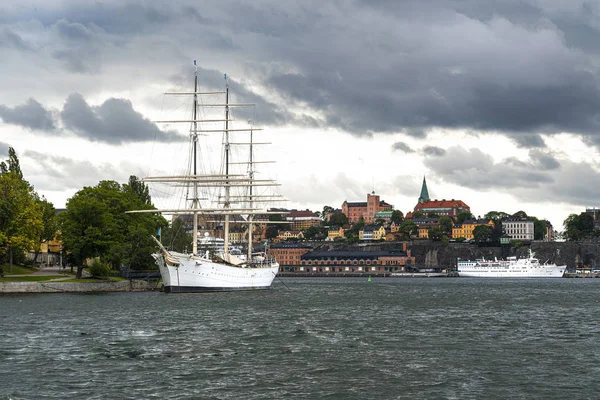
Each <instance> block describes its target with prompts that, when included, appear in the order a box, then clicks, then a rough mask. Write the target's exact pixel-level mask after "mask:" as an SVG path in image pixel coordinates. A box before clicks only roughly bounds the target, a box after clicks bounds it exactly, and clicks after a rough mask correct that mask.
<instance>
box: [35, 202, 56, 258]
mask: <svg viewBox="0 0 600 400" xmlns="http://www.w3.org/2000/svg"><path fill="white" fill-rule="evenodd" d="M34 199H35V202H36V203H37V204H38V206H39V207H40V210H41V213H42V214H41V217H42V226H43V228H42V229H41V230H40V232H39V236H38V237H37V239H36V241H37V243H36V245H35V247H34V251H35V254H34V258H33V259H34V262H35V260H37V257H38V254H39V250H40V244H41V243H44V242H48V241H50V240H52V239H54V237H55V236H56V234H57V232H58V220H57V218H56V209H55V208H54V205H53V204H52V203H50V202H49V201H48V200H46V199H45V198H44V196H42V197H41V198H40V197H39V196H38V195H37V194H35V196H34Z"/></svg>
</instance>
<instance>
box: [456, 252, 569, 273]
mask: <svg viewBox="0 0 600 400" xmlns="http://www.w3.org/2000/svg"><path fill="white" fill-rule="evenodd" d="M456 269H457V272H458V275H459V276H462V277H478V278H561V277H562V276H563V275H564V274H565V272H566V270H567V266H566V265H556V264H554V263H552V264H547V263H545V264H542V263H540V261H539V260H538V259H537V258H535V253H533V252H532V251H531V249H530V250H529V256H528V257H526V258H521V259H517V257H508V258H507V259H506V260H485V259H477V260H475V261H458V262H457V265H456Z"/></svg>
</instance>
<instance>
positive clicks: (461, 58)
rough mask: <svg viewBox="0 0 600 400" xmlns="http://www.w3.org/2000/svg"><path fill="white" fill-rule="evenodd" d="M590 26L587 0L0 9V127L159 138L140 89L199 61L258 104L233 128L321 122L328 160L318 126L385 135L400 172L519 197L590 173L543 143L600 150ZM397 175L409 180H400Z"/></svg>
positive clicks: (209, 74) (119, 138)
mask: <svg viewBox="0 0 600 400" xmlns="http://www.w3.org/2000/svg"><path fill="white" fill-rule="evenodd" d="M599 21H600V5H599V4H598V3H594V2H589V1H585V0H573V1H568V2H567V1H561V0H545V1H538V0H504V1H491V2H481V1H479V0H431V1H427V2H423V1H421V0H406V1H402V2H398V1H393V0H374V1H360V0H355V1H342V2H325V3H324V2H321V1H316V0H314V1H313V0H307V1H302V2H293V3H292V2H286V1H284V2H280V1H274V0H256V1H253V2H239V1H235V0H219V1H217V0H215V1H204V2H202V3H201V4H200V3H198V2H195V1H191V0H186V1H181V2H174V3H166V2H158V1H137V0H124V1H117V0H105V1H102V2H89V1H84V0H76V1H69V2H49V1H42V0H33V1H31V2H27V3H26V4H25V3H22V2H17V1H9V2H5V3H3V4H2V5H0V51H2V54H3V59H4V60H5V61H4V62H3V63H2V64H1V65H0V76H1V77H3V78H0V79H1V83H2V88H3V96H2V97H1V98H0V120H1V121H2V123H4V124H6V125H11V126H18V127H23V128H25V129H26V130H28V131H33V132H35V134H36V135H37V134H39V135H40V137H45V138H49V137H53V136H57V137H60V138H69V137H76V138H78V139H83V140H87V141H91V142H94V143H97V142H98V143H102V144H108V145H115V146H116V145H120V144H136V143H148V142H152V141H158V142H161V141H163V142H164V141H168V140H169V139H168V138H169V137H170V136H171V135H172V132H170V131H165V130H163V127H158V126H156V124H154V123H152V122H151V120H150V119H149V118H148V117H147V115H154V114H157V113H155V112H156V111H158V110H160V109H161V101H160V100H158V98H157V97H152V95H150V94H149V92H150V91H151V90H150V89H158V88H160V89H163V88H166V87H180V86H181V85H182V84H186V85H187V84H188V83H189V69H190V68H191V62H192V60H193V59H194V58H196V59H197V60H198V65H199V72H200V74H201V76H202V82H201V84H202V85H203V87H206V88H208V89H221V88H222V87H223V74H224V73H227V74H228V76H229V79H230V80H229V84H230V87H231V89H232V92H234V93H235V94H236V100H237V101H240V102H252V103H256V104H257V107H256V108H255V109H239V110H235V112H236V114H237V115H236V117H238V118H240V119H252V120H255V121H256V122H257V123H258V124H260V125H265V126H271V127H273V128H275V127H277V128H280V127H281V128H284V127H294V128H296V129H298V131H299V132H302V130H303V129H321V130H322V132H323V134H322V137H323V141H322V143H318V144H316V145H319V146H330V147H331V151H332V152H334V151H335V149H336V148H338V146H339V142H338V143H333V144H332V143H327V142H326V139H327V135H328V134H329V131H328V130H329V129H331V130H333V129H335V130H341V131H343V132H345V133H346V134H347V135H348V136H352V137H354V138H359V139H361V140H363V139H364V140H377V139H376V138H380V137H381V135H398V139H396V136H394V141H393V142H392V143H390V144H387V145H386V147H385V150H382V151H388V152H390V153H393V155H394V157H397V159H398V165H401V166H402V167H403V168H408V166H409V165H410V164H407V163H405V160H406V158H410V159H411V160H412V162H414V161H415V160H417V159H418V160H419V161H420V162H422V163H423V164H424V166H425V167H426V168H428V169H429V171H428V172H427V173H428V174H429V173H431V174H432V175H433V174H435V175H436V176H437V178H438V179H439V180H441V181H444V182H447V183H449V184H455V185H460V186H465V187H472V188H477V189H478V190H488V191H492V190H497V188H498V186H499V185H500V186H502V187H503V190H504V191H505V192H510V193H511V194H514V195H515V196H517V197H518V198H521V199H531V198H533V196H532V195H530V192H529V191H528V190H530V189H531V188H537V190H542V191H548V193H550V192H549V191H550V190H558V189H559V186H558V185H566V186H567V187H571V188H572V189H573V190H576V189H578V188H577V187H574V186H573V185H575V184H576V183H577V182H572V181H571V180H572V179H575V177H574V171H575V170H576V169H577V167H578V166H579V167H580V168H581V169H582V170H586V173H587V174H589V179H588V180H587V181H589V182H594V180H595V179H600V177H599V175H598V172H597V168H596V167H597V166H596V165H594V164H593V162H592V161H591V160H587V159H579V158H574V159H573V160H571V161H564V160H563V159H560V158H561V157H559V156H558V155H557V154H553V153H552V150H551V149H549V147H548V146H549V143H551V142H552V139H553V138H557V137H560V136H558V135H561V134H564V133H566V134H570V135H574V136H575V137H577V138H581V139H582V140H583V141H584V142H585V143H586V144H588V145H589V146H590V147H593V148H595V150H596V151H597V150H598V149H599V148H600V85H599V79H600V70H599V69H598V60H599V59H600V57H599V56H600V22H599ZM150 85H151V87H150V88H149V86H150ZM440 131H442V132H445V131H448V132H455V131H466V132H471V133H472V134H473V135H475V137H478V138H482V140H483V139H486V138H488V137H496V136H497V135H501V136H504V137H506V138H508V139H509V140H511V141H512V142H513V143H514V144H515V146H516V147H517V150H518V151H519V152H521V153H520V154H519V155H518V156H517V155H516V154H505V155H502V159H503V162H502V163H499V162H497V161H494V157H492V155H491V154H493V153H494V152H495V150H496V149H494V148H490V147H488V148H483V147H482V148H479V149H466V148H462V147H461V146H460V143H459V142H458V139H457V140H456V141H455V142H451V144H448V142H446V143H444V144H442V143H438V142H434V141H433V140H432V137H435V134H436V132H440ZM1 148H2V147H1V146H0V151H1ZM357 152H358V151H357ZM351 153H352V152H351ZM27 154H29V155H32V154H34V153H27ZM524 155H526V157H527V158H526V159H525V161H524V157H525V156H524ZM67 159H68V157H65V158H64V159H62V158H58V159H56V160H55V161H57V162H59V163H62V162H64V163H66V164H65V165H66V166H65V168H70V166H69V164H68V162H67ZM348 159H356V155H355V154H352V155H351V156H350V157H349V158H348ZM496 159H497V155H496ZM576 162H582V163H581V164H576ZM58 172H60V171H58ZM91 176H95V175H94V173H93V172H91ZM393 176H394V177H395V178H390V179H389V180H388V184H389V182H391V181H394V182H397V183H398V184H403V183H404V184H405V185H404V186H403V187H405V186H406V185H408V186H410V184H408V183H406V181H405V179H404V177H406V176H408V173H407V172H406V171H401V172H400V173H394V175H393ZM400 177H402V178H400ZM342 186H343V187H344V189H340V188H342ZM369 186H371V185H369V184H368V183H361V182H356V181H354V180H353V177H352V176H351V175H349V174H348V175H346V174H340V175H337V176H334V177H333V178H332V182H327V183H324V184H323V188H322V189H323V190H322V192H325V191H327V192H328V193H329V195H330V196H331V198H337V197H339V198H340V200H342V201H343V199H344V198H347V199H348V200H356V201H358V200H361V199H362V198H363V197H364V193H363V192H365V191H368V192H370V190H369V189H370V188H369ZM390 187H391V186H390ZM397 190H400V189H397ZM402 190H404V189H402ZM558 191H559V192H561V194H560V195H558V194H557V195H556V196H560V197H561V198H562V201H565V202H574V203H577V204H582V203H586V202H590V201H592V200H593V196H592V195H591V194H587V191H586V190H579V191H578V192H573V191H572V192H570V193H565V191H564V190H558ZM301 192H302V194H301V196H300V197H303V196H304V197H307V198H308V197H310V194H309V193H308V191H306V192H304V191H301ZM355 195H356V196H357V197H358V198H357V199H354V198H351V196H355ZM457 197H458V196H457Z"/></svg>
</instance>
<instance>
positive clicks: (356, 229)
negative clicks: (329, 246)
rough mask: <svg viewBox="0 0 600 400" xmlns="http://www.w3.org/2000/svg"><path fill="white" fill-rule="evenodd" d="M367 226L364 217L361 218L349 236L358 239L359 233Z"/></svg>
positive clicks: (349, 230) (350, 230) (349, 231)
mask: <svg viewBox="0 0 600 400" xmlns="http://www.w3.org/2000/svg"><path fill="white" fill-rule="evenodd" d="M364 226H365V220H364V219H363V217H360V219H359V220H358V222H357V223H355V224H354V225H352V227H351V228H350V229H348V234H349V235H350V236H357V237H358V232H359V231H360V230H361V229H362V228H363V227H364Z"/></svg>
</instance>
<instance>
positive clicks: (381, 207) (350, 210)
mask: <svg viewBox="0 0 600 400" xmlns="http://www.w3.org/2000/svg"><path fill="white" fill-rule="evenodd" d="M393 208H394V207H393V206H392V205H391V204H388V203H386V202H385V201H383V200H380V199H379V196H378V195H376V194H375V192H373V193H371V194H369V193H367V201H366V202H348V201H344V203H343V204H342V212H343V213H344V214H345V215H346V217H348V222H349V223H351V224H355V223H357V222H358V221H360V219H361V217H362V218H363V221H364V222H365V224H370V223H373V222H375V213H378V212H380V211H386V210H392V209H393Z"/></svg>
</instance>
